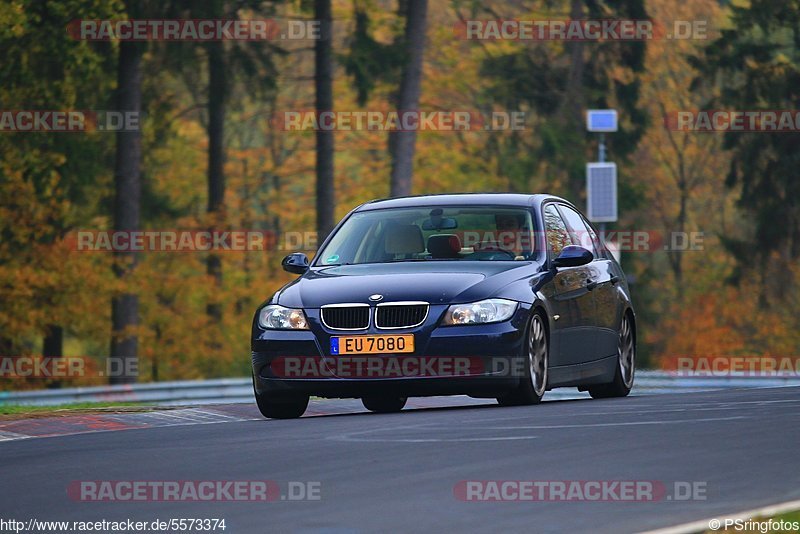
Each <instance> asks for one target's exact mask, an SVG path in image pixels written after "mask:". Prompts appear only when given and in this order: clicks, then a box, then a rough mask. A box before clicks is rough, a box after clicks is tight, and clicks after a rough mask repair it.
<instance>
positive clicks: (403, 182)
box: [389, 0, 428, 197]
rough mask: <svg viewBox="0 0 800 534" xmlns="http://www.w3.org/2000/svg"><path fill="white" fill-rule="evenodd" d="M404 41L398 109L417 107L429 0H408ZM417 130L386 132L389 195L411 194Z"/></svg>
mask: <svg viewBox="0 0 800 534" xmlns="http://www.w3.org/2000/svg"><path fill="white" fill-rule="evenodd" d="M406 9H407V11H406V29H405V36H404V45H405V52H406V64H405V66H404V67H403V75H402V78H401V80H400V90H399V92H398V94H397V111H398V112H401V113H402V112H404V111H418V108H419V96H420V86H421V83H422V58H423V55H424V52H425V29H426V25H427V16H428V0H408V3H407V6H406ZM416 141H417V132H416V130H411V131H407V132H400V131H396V132H390V133H389V154H390V156H391V159H392V175H391V182H390V183H391V186H390V195H391V196H393V197H397V196H404V195H410V194H411V177H412V173H413V170H414V145H415V143H416Z"/></svg>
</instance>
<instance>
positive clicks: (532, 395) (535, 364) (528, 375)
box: [497, 311, 549, 406]
mask: <svg viewBox="0 0 800 534" xmlns="http://www.w3.org/2000/svg"><path fill="white" fill-rule="evenodd" d="M527 340H528V342H527V344H526V347H525V352H526V354H525V358H526V360H525V361H526V365H525V376H523V378H522V382H521V383H520V385H519V386H518V387H517V388H516V389H515V390H513V391H512V392H510V393H508V394H506V395H504V396H502V397H497V402H498V403H499V404H500V405H501V406H522V405H530V404H539V403H540V402H541V401H542V397H543V396H544V393H545V391H547V366H548V360H549V351H548V345H547V330H546V329H545V327H544V318H543V316H542V313H541V312H540V311H536V312H534V313H533V317H531V322H530V326H529V327H528V335H527Z"/></svg>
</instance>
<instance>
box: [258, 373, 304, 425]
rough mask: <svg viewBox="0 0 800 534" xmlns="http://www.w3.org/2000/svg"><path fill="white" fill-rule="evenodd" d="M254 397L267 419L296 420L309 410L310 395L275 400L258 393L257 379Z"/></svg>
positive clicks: (259, 409)
mask: <svg viewBox="0 0 800 534" xmlns="http://www.w3.org/2000/svg"><path fill="white" fill-rule="evenodd" d="M253 395H254V396H255V398H256V405H257V406H258V411H260V412H261V415H263V416H264V417H266V418H267V419H296V418H298V417H300V416H301V415H303V414H304V413H305V411H306V408H308V395H300V396H294V397H282V398H275V397H268V396H267V395H264V394H263V393H262V394H259V393H258V392H256V388H255V378H253Z"/></svg>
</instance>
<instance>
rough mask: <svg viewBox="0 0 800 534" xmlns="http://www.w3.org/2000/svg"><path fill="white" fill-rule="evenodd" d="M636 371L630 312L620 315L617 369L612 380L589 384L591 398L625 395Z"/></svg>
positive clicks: (634, 333) (634, 334)
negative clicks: (599, 383)
mask: <svg viewBox="0 0 800 534" xmlns="http://www.w3.org/2000/svg"><path fill="white" fill-rule="evenodd" d="M635 372H636V331H635V326H634V323H633V320H632V319H631V317H630V314H628V313H626V314H625V315H623V317H622V321H621V323H620V326H619V345H618V347H617V371H616V373H615V374H614V380H612V381H611V382H609V383H608V384H601V385H599V386H590V387H589V395H591V396H592V398H593V399H610V398H613V397H627V396H628V393H630V392H631V388H632V387H633V377H634V374H635Z"/></svg>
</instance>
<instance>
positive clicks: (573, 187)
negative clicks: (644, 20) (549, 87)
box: [561, 0, 586, 199]
mask: <svg viewBox="0 0 800 534" xmlns="http://www.w3.org/2000/svg"><path fill="white" fill-rule="evenodd" d="M569 16H570V19H572V20H581V19H583V0H571V2H570V14H569ZM564 46H565V48H566V49H567V51H568V53H569V57H570V66H569V76H568V78H567V87H566V91H565V92H564V101H563V103H562V110H561V112H562V117H563V120H564V124H565V125H566V127H567V128H568V129H570V130H572V129H574V130H575V131H576V134H577V135H578V139H580V137H581V136H583V135H584V128H585V126H584V122H583V113H584V110H585V107H586V103H585V98H584V88H583V69H584V63H585V61H584V43H583V42H582V41H568V42H567V43H565V45H564ZM571 174H572V173H571ZM569 189H570V193H571V194H572V198H574V199H579V198H583V196H584V193H585V189H586V181H585V177H584V175H583V174H574V175H572V176H570V180H569Z"/></svg>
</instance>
